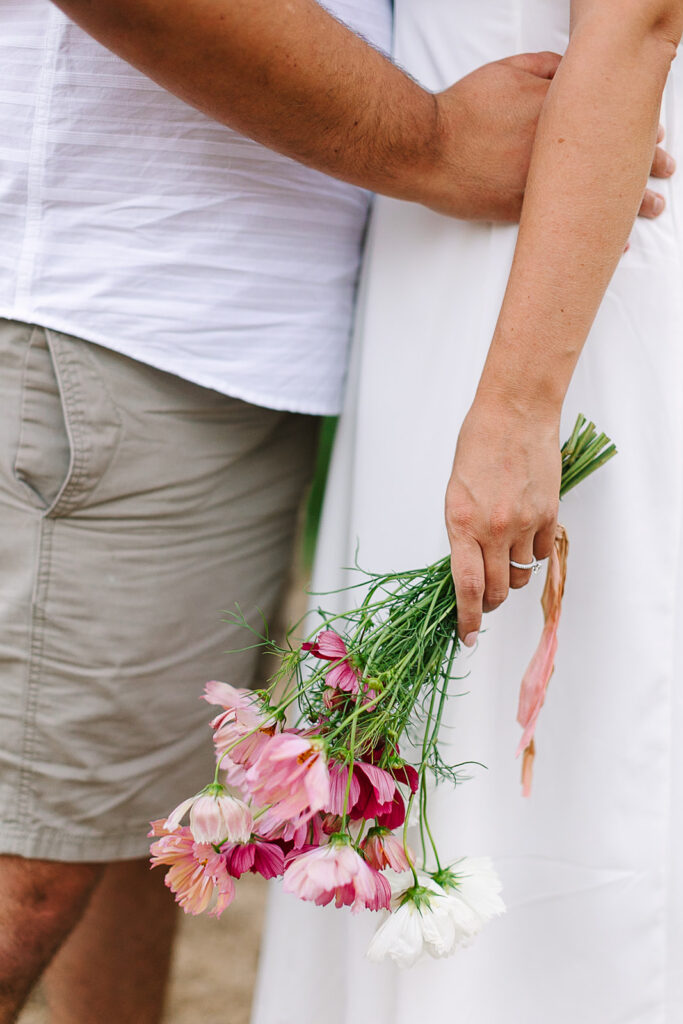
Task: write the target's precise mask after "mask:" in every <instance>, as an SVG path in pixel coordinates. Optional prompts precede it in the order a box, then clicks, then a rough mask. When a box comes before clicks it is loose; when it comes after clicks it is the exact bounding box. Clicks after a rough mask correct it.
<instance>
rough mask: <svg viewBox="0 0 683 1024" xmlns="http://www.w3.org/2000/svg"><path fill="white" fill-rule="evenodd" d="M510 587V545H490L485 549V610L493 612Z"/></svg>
mask: <svg viewBox="0 0 683 1024" xmlns="http://www.w3.org/2000/svg"><path fill="white" fill-rule="evenodd" d="M509 589H510V545H509V544H496V545H495V547H494V546H493V545H490V546H488V547H486V548H485V549H484V601H483V608H484V611H485V612H492V611H493V610H494V608H497V607H498V606H499V605H501V604H502V603H503V601H504V600H505V598H506V597H507V596H508V591H509Z"/></svg>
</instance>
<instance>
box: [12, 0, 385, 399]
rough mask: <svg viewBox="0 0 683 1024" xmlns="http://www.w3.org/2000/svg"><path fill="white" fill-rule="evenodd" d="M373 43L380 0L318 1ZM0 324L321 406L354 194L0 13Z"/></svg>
mask: <svg viewBox="0 0 683 1024" xmlns="http://www.w3.org/2000/svg"><path fill="white" fill-rule="evenodd" d="M325 6H326V7H328V9H329V10H330V11H332V13H334V14H335V15H337V16H338V17H339V18H340V19H341V20H343V21H344V22H345V23H346V24H348V25H349V26H350V27H351V28H353V29H355V30H356V31H358V32H360V33H361V34H363V35H364V36H365V37H366V38H367V39H369V40H370V41H371V42H373V43H374V44H375V45H377V46H378V47H380V48H381V49H384V50H388V48H389V46H390V37H391V5H390V0H326V3H325ZM0 66H1V67H2V71H3V75H2V86H0V316H3V317H7V318H9V319H15V320H23V321H26V322H29V323H37V324H40V325H42V326H45V327H49V328H53V329H54V330H58V331H64V332H66V333H69V334H75V335H77V336H79V337H82V338H85V339H87V340H88V341H91V342H95V343H97V344H100V345H104V346H106V347H108V348H112V349H115V350H116V351H118V352H121V353H123V354H125V355H128V356H131V357H132V358H134V359H138V360H141V361H142V362H146V363H149V364H151V365H153V366H156V367H158V368H159V369H162V370H166V371H168V372H169V373H174V374H177V375H178V376H181V377H184V378H186V379H188V380H191V381H194V382H195V383H197V384H201V385H203V386H205V387H210V388H214V389H215V390H217V391H221V392H224V393H226V394H229V395H233V396H235V397H237V398H242V399H244V400H246V401H250V402H254V403H257V404H260V405H266V406H271V407H273V408H281V409H290V410H293V411H297V412H306V413H333V412H336V411H338V409H339V406H340V399H341V389H342V384H343V379H344V374H345V366H346V355H347V347H348V339H349V333H350V324H351V317H352V311H353V300H354V293H355V286H356V279H357V274H358V266H359V261H360V253H361V244H362V238H363V232H364V228H365V221H366V217H367V211H368V204H369V200H370V197H369V195H368V194H367V193H366V192H364V191H362V190H361V189H358V188H355V187H353V186H351V185H347V184H345V183H343V182H339V181H336V180H335V179H333V178H329V177H327V176H325V175H323V174H320V173H318V172H316V171H313V170H310V169H309V168H306V167H303V166H301V165H299V164H297V163H296V162H295V161H293V160H289V159H288V158H287V157H283V156H281V155H279V154H277V153H274V152H272V151H271V150H268V149H266V148H265V147H263V146H260V145H259V144H257V143H255V142H253V141H251V140H250V139H246V138H245V137H244V136H241V135H239V134H238V133H236V132H234V131H232V130H231V129H229V128H227V127H225V126H223V125H219V124H217V123H216V122H214V121H211V120H210V119H209V118H208V117H205V116H204V115H203V114H201V113H199V112H198V111H196V110H194V109H193V108H192V107H190V106H188V105H187V104H185V103H183V102H182V101H181V100H179V99H177V98H176V97H174V96H172V95H171V94H169V93H168V92H166V91H165V90H163V89H162V88H160V87H159V86H157V85H156V84H155V83H153V82H152V81H150V80H149V79H148V78H146V77H145V76H144V75H142V74H141V73H140V72H138V71H136V70H135V69H133V68H132V67H130V66H129V65H128V64H126V63H125V62H124V61H122V60H120V59H119V58H117V57H115V56H114V55H113V54H111V53H110V52H109V51H108V50H106V49H105V48H104V47H102V46H100V45H99V44H98V43H96V42H95V41H94V40H93V39H91V38H90V37H89V36H88V35H86V34H85V33H84V32H83V31H81V30H80V29H79V28H78V27H77V26H75V25H73V24H72V23H71V22H70V21H69V20H68V19H67V18H66V17H65V16H64V15H63V14H62V13H61V12H60V11H59V10H58V9H57V8H56V7H54V6H53V4H51V3H50V2H49V0H2V3H0Z"/></svg>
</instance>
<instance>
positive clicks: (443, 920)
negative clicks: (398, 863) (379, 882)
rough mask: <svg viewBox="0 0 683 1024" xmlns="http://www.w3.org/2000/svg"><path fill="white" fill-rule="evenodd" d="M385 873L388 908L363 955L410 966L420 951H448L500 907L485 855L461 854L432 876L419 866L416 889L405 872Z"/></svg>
mask: <svg viewBox="0 0 683 1024" xmlns="http://www.w3.org/2000/svg"><path fill="white" fill-rule="evenodd" d="M385 874H386V877H387V879H388V880H389V883H390V885H391V894H392V899H391V906H392V913H391V915H390V916H389V917H388V918H387V919H386V920H385V921H384V923H383V924H381V925H380V927H379V928H378V930H377V932H376V933H375V936H374V938H373V939H372V942H371V943H370V946H369V948H368V951H367V956H368V958H369V959H370V960H373V961H375V962H379V961H381V960H387V959H389V960H394V962H395V963H397V964H398V965H399V967H411V966H412V965H413V964H414V963H416V962H417V961H418V960H419V959H420V957H421V956H422V955H423V954H424V953H428V954H429V955H430V956H433V957H443V956H450V955H451V954H452V953H454V952H455V951H456V950H457V949H459V948H462V947H463V946H467V945H469V944H470V942H471V941H472V939H473V938H474V937H475V935H477V933H478V932H479V931H481V928H482V926H483V925H484V924H485V923H486V922H487V921H489V920H490V919H491V918H492V917H495V916H497V915H498V914H502V913H503V912H504V911H505V904H504V903H503V901H502V899H501V898H500V891H501V888H502V886H501V883H500V879H499V877H498V875H497V874H496V871H495V870H494V867H493V864H492V862H491V860H490V859H489V858H488V857H480V858H474V857H465V858H463V859H462V860H460V861H458V862H457V863H456V864H454V865H452V866H451V867H450V868H445V869H443V870H442V871H439V872H435V874H436V878H434V877H432V875H429V874H426V873H425V872H422V871H420V872H418V889H417V890H415V888H414V886H415V883H414V878H413V875H412V873H411V872H410V871H404V872H401V873H397V872H395V871H386V872H385ZM413 893H414V895H413Z"/></svg>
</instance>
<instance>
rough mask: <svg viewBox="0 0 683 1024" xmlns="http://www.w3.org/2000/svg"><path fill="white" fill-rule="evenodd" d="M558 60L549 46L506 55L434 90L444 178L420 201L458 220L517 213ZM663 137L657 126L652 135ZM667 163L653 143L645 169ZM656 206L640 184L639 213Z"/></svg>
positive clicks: (669, 168)
mask: <svg viewBox="0 0 683 1024" xmlns="http://www.w3.org/2000/svg"><path fill="white" fill-rule="evenodd" d="M560 60H561V58H560V56H559V55H558V54H556V53H523V54H520V55H519V56H516V57H508V58H507V59H505V60H499V61H495V62H494V63H492V64H485V65H484V66H483V67H481V68H478V69H477V70H476V71H473V72H472V73H471V74H469V75H467V76H466V77H465V78H462V79H460V81H458V82H456V83H455V85H452V86H451V87H450V88H449V89H446V90H445V91H444V92H442V93H439V94H438V95H437V97H436V98H437V103H438V108H439V115H440V120H441V124H442V138H443V170H444V171H445V179H444V180H443V181H442V182H441V183H440V188H441V194H439V192H438V191H435V194H434V195H433V196H429V195H427V194H426V195H425V197H424V198H423V200H422V201H423V202H424V203H425V205H427V206H431V207H432V208H433V209H436V210H439V211H440V212H441V213H447V214H450V215H451V216H453V217H460V218H462V219H464V220H488V221H503V222H505V221H511V222H512V221H518V220H519V215H520V212H521V209H522V200H523V198H524V189H525V187H526V180H527V175H528V173H529V162H530V159H531V151H532V148H533V144H534V139H535V136H536V125H537V123H538V117H539V114H540V113H541V108H542V107H543V104H544V102H545V97H546V93H547V91H548V88H549V86H550V83H551V81H552V78H553V76H554V74H555V72H556V70H557V68H558V67H559V64H560ZM663 138H664V132H663V129H660V133H659V137H658V140H657V141H658V142H661V141H662V139H663ZM675 166H676V165H675V162H674V160H673V158H672V157H671V156H669V154H668V153H666V152H665V151H664V150H663V149H661V147H659V146H658V147H657V149H656V151H655V155H654V160H653V165H652V174H653V175H654V176H655V177H658V178H668V177H669V176H670V175H671V174H673V172H674V170H675ZM605 173H606V174H607V173H609V168H607V167H605ZM456 183H457V186H456ZM432 188H434V184H433V183H432ZM425 191H427V190H425ZM663 209H664V198H663V197H662V196H661V195H659V194H658V193H656V192H653V191H651V190H649V189H648V190H647V191H646V192H645V195H644V198H643V204H642V207H641V211H640V213H641V216H643V217H656V216H658V215H659V214H660V213H661V212H662V210H663Z"/></svg>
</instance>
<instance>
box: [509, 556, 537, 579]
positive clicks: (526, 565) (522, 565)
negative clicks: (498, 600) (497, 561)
mask: <svg viewBox="0 0 683 1024" xmlns="http://www.w3.org/2000/svg"><path fill="white" fill-rule="evenodd" d="M510 565H511V566H513V568H515V569H531V573H532V575H533V576H535V575H536V573H537V572H540V571H541V563H540V562H539V560H538V559H537V558H534V560H533V561H532V562H513V560H512V559H510Z"/></svg>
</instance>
